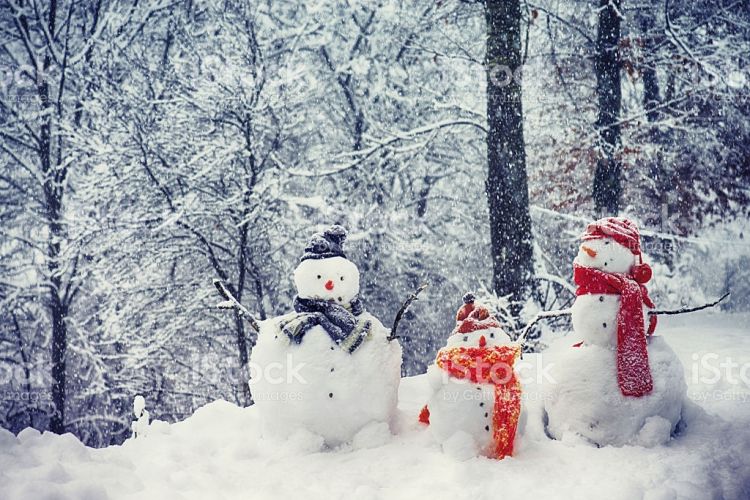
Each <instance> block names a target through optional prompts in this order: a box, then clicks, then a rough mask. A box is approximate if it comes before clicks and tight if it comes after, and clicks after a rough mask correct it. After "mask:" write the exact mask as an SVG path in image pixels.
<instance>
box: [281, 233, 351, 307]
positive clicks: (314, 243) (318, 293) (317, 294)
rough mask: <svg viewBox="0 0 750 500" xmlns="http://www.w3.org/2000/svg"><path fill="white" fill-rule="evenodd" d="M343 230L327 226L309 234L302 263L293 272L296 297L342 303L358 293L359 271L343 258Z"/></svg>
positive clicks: (344, 237)
mask: <svg viewBox="0 0 750 500" xmlns="http://www.w3.org/2000/svg"><path fill="white" fill-rule="evenodd" d="M345 239H346V229H344V228H343V227H341V226H331V227H330V228H328V229H326V230H325V231H323V232H322V233H315V234H313V236H312V238H311V239H310V243H308V245H307V246H306V247H305V253H304V255H303V256H302V262H300V264H299V265H298V266H297V269H295V270H294V284H295V286H296V287H297V295H298V296H299V297H301V298H305V299H324V300H333V301H336V302H337V303H341V304H346V303H349V302H351V301H352V300H354V299H355V298H356V297H357V295H358V294H359V270H358V269H357V266H356V265H354V263H353V262H351V261H350V260H348V259H347V258H346V255H344V251H343V249H342V246H343V244H344V240H345Z"/></svg>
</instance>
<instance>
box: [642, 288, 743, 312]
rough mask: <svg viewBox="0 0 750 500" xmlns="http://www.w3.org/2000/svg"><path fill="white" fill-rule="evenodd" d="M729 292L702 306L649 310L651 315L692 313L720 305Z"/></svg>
mask: <svg viewBox="0 0 750 500" xmlns="http://www.w3.org/2000/svg"><path fill="white" fill-rule="evenodd" d="M729 293H730V292H727V293H725V294H724V295H722V296H721V297H719V298H718V299H716V300H715V301H713V302H709V303H708V304H703V305H702V306H695V307H683V308H681V309H672V310H664V309H654V310H653V311H649V312H648V314H649V315H662V314H664V315H668V314H685V313H691V312H695V311H700V310H701V309H708V308H709V307H714V306H716V305H718V304H719V303H720V302H722V301H723V300H724V299H726V298H727V297H729Z"/></svg>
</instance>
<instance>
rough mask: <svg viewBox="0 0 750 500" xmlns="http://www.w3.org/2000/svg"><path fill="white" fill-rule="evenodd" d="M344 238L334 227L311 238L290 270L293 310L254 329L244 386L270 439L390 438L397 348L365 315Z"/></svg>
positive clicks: (386, 332) (339, 441)
mask: <svg viewBox="0 0 750 500" xmlns="http://www.w3.org/2000/svg"><path fill="white" fill-rule="evenodd" d="M346 236H347V233H346V230H345V229H344V228H343V227H341V226H338V225H334V226H331V227H330V228H328V229H327V230H325V231H324V232H322V233H316V234H314V235H313V236H312V238H311V240H310V242H309V244H308V245H307V246H306V247H305V250H304V254H303V255H302V259H301V261H300V263H299V265H298V266H297V268H296V269H295V271H294V284H295V286H296V288H297V296H296V297H295V299H294V312H292V313H289V314H286V315H284V316H280V317H276V318H272V319H270V320H267V321H263V322H261V324H260V332H259V334H258V341H257V344H256V345H255V347H254V348H253V351H252V354H251V357H250V364H251V377H250V388H251V392H252V395H253V399H254V401H255V405H256V407H257V411H258V413H259V414H260V417H261V421H262V428H263V433H264V435H267V436H269V437H276V438H285V437H288V436H291V435H293V434H295V433H297V432H300V431H302V432H305V433H312V434H314V435H316V436H318V437H320V438H322V442H323V443H324V444H325V445H327V446H337V445H340V444H343V443H347V442H352V441H353V440H355V441H356V438H357V436H358V434H359V435H360V436H361V435H365V436H368V437H367V438H365V439H366V440H367V441H372V439H373V436H379V438H382V439H385V438H387V437H388V435H389V426H390V425H391V424H392V422H393V419H394V416H395V414H396V406H397V398H398V385H399V381H400V376H401V346H400V345H399V343H398V341H396V340H392V341H389V340H388V339H387V337H388V335H389V333H390V331H389V330H388V329H387V328H385V327H384V326H383V325H382V323H381V322H380V321H378V319H377V318H375V317H374V316H373V315H372V314H370V313H368V312H367V311H366V310H365V308H364V305H363V303H362V301H361V300H360V297H359V270H358V269H357V266H356V265H355V264H354V263H353V262H352V261H350V260H349V259H347V257H346V255H345V253H344V249H343V244H344V241H345V240H346ZM379 438H375V439H379Z"/></svg>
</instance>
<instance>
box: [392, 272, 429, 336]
mask: <svg viewBox="0 0 750 500" xmlns="http://www.w3.org/2000/svg"><path fill="white" fill-rule="evenodd" d="M425 288H427V283H422V284H421V285H419V288H417V289H416V290H414V293H412V294H411V295H409V297H407V299H406V300H405V301H404V303H403V304H402V305H401V309H399V310H398V312H397V313H396V319H394V320H393V328H391V334H390V335H389V336H388V342H390V341H391V340H395V339H397V338H398V334H397V333H396V331H397V329H398V324H399V322H400V321H401V317H402V316H403V315H404V313H405V312H406V310H407V309H409V306H411V304H412V302H414V301H415V300H417V299H419V294H420V293H422V291H423V290H424V289H425Z"/></svg>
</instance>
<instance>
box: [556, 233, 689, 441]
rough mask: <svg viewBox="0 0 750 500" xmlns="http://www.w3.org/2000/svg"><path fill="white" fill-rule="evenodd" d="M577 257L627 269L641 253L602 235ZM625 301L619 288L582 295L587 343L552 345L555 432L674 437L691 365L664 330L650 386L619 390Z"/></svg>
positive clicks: (579, 324)
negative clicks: (635, 392) (631, 392)
mask: <svg viewBox="0 0 750 500" xmlns="http://www.w3.org/2000/svg"><path fill="white" fill-rule="evenodd" d="M592 254H593V255H592ZM576 264H578V265H580V266H586V267H594V268H596V269H599V270H602V271H604V272H615V273H627V272H628V271H629V270H630V269H631V267H632V266H633V265H634V264H635V256H634V255H633V254H632V253H631V252H630V250H628V249H627V248H625V247H623V246H621V245H619V244H617V243H616V242H615V241H614V240H612V239H610V238H601V239H596V240H593V241H590V242H586V243H585V244H584V245H582V247H581V251H580V252H579V254H578V256H577V257H576ZM620 305H621V299H620V296H619V295H616V294H585V295H579V296H577V297H576V300H575V303H574V304H573V307H572V323H573V329H574V331H575V334H576V337H577V340H578V341H580V342H581V343H580V344H576V345H578V346H577V347H570V344H571V342H570V341H569V339H565V341H566V343H565V346H563V347H562V348H561V349H560V350H558V352H557V353H554V352H553V353H551V354H552V355H553V356H554V358H555V359H554V363H553V366H552V368H551V369H550V372H549V373H550V379H551V380H552V381H553V382H550V383H548V384H547V388H546V391H547V394H546V397H545V410H546V414H547V419H548V423H547V430H548V432H549V433H550V435H551V436H552V437H554V438H556V439H562V440H565V439H567V438H569V437H572V436H574V435H575V436H580V437H583V438H584V439H586V440H588V441H590V442H592V443H595V444H597V445H599V446H604V445H615V446H620V445H624V444H641V445H654V444H660V443H663V442H665V441H667V440H668V439H669V438H670V435H671V434H672V433H673V432H674V430H675V428H676V426H677V423H678V422H679V420H680V416H681V412H682V402H683V399H684V395H685V391H686V384H685V377H684V369H683V367H682V363H681V362H680V361H679V359H678V358H677V356H676V355H675V353H674V351H672V349H671V348H670V347H669V346H668V345H667V343H666V342H665V341H664V340H663V338H662V337H659V336H652V337H649V338H648V339H647V351H648V360H649V367H650V370H651V377H652V379H653V389H652V390H651V392H650V393H648V394H646V395H643V396H640V397H632V396H624V395H623V394H622V392H621V391H620V388H619V386H618V380H617V363H616V356H617V354H616V349H617V332H618V325H617V321H618V312H619V310H620ZM645 311H647V309H644V317H647V316H646V313H645ZM573 342H575V341H573Z"/></svg>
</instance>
